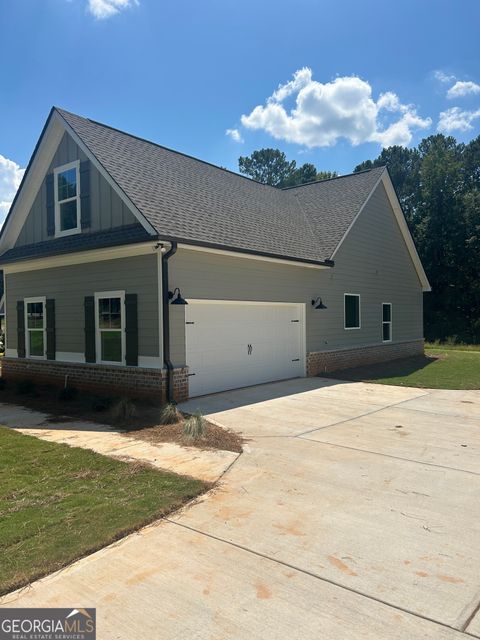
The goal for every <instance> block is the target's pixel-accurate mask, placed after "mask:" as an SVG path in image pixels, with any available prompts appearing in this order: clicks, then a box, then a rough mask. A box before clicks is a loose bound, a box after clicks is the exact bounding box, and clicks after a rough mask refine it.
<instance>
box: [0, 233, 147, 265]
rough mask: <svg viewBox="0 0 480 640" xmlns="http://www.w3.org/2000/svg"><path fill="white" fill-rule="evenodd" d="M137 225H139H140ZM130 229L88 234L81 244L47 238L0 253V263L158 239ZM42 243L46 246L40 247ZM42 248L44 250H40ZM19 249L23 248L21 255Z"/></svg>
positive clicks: (38, 258)
mask: <svg viewBox="0 0 480 640" xmlns="http://www.w3.org/2000/svg"><path fill="white" fill-rule="evenodd" d="M138 226H139V227H140V225H138ZM140 229H141V230H142V232H143V228H142V227H140ZM131 230H132V225H131V226H129V227H125V228H124V229H122V234H115V232H114V233H113V234H111V232H110V234H109V236H110V237H109V236H107V235H106V234H98V235H99V236H100V237H96V234H89V236H90V237H89V238H87V239H88V240H90V242H85V243H83V244H82V243H78V244H76V245H73V246H72V245H71V244H68V243H65V239H64V238H62V244H60V243H57V242H56V240H48V241H46V242H44V243H36V244H31V245H23V246H21V247H16V248H13V249H10V250H9V251H6V252H5V253H4V254H3V255H1V256H0V264H2V265H4V264H12V263H15V262H24V261H27V260H40V259H42V258H51V257H52V256H61V255H67V254H70V253H82V252H84V251H95V250H96V249H108V248H114V247H123V246H125V245H131V244H144V243H145V242H152V241H155V240H158V236H150V235H148V234H147V233H146V232H145V233H142V234H141V235H139V234H137V235H131V233H130V232H131ZM134 230H135V229H134ZM125 231H126V232H128V235H127V234H126V233H125ZM102 235H103V237H102ZM129 235H130V237H129ZM77 237H78V236H75V235H72V236H69V238H73V239H74V240H76V239H77ZM42 245H48V246H46V247H42ZM59 245H60V246H59ZM62 245H63V246H62ZM39 248H40V251H39ZM29 249H32V253H29V252H28V250H29ZM42 249H46V250H43V251H42ZM19 250H23V255H22V252H21V251H19ZM35 251H36V253H35ZM9 254H12V256H11V257H9Z"/></svg>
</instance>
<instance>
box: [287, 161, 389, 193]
mask: <svg viewBox="0 0 480 640" xmlns="http://www.w3.org/2000/svg"><path fill="white" fill-rule="evenodd" d="M386 168H387V165H386V164H382V165H379V166H378V167H372V168H371V169H362V170H361V171H352V172H351V173H344V174H343V175H341V176H332V177H331V178H322V179H321V180H311V181H310V182H303V183H302V184H293V185H291V186H290V187H282V188H281V191H288V190H289V189H298V188H299V187H309V186H311V185H312V184H320V183H321V182H332V180H340V179H341V178H351V177H352V176H359V175H361V174H362V173H369V172H370V171H375V169H386Z"/></svg>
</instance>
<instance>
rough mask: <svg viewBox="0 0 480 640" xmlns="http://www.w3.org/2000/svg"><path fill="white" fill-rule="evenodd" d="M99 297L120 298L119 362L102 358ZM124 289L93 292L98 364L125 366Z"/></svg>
mask: <svg viewBox="0 0 480 640" xmlns="http://www.w3.org/2000/svg"><path fill="white" fill-rule="evenodd" d="M100 298H120V335H121V338H122V360H121V361H120V362H112V361H111V360H102V359H101V354H102V344H101V340H100V332H101V329H100V326H99V322H98V301H99V300H100ZM125 343H126V341H125V291H99V292H95V351H96V361H97V363H98V364H108V365H117V366H125V347H126V344H125Z"/></svg>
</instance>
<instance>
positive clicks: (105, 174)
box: [52, 107, 156, 240]
mask: <svg viewBox="0 0 480 640" xmlns="http://www.w3.org/2000/svg"><path fill="white" fill-rule="evenodd" d="M52 111H55V113H56V114H57V116H58V117H59V118H61V119H62V123H63V126H64V127H65V130H66V131H67V133H69V135H70V136H71V137H73V139H74V141H75V142H77V140H78V141H79V142H77V144H79V146H80V147H82V146H83V147H85V149H87V150H88V153H89V154H90V155H91V157H92V158H93V159H94V162H96V163H97V164H98V167H100V168H101V170H100V173H102V174H103V177H104V178H105V179H106V180H107V182H108V183H109V184H110V186H111V187H113V188H114V189H115V190H117V189H118V192H119V195H120V197H121V198H122V200H124V202H125V204H126V205H127V206H128V208H129V209H131V208H132V207H133V209H134V211H132V213H133V214H134V215H135V217H136V218H137V219H138V218H139V216H140V217H141V218H142V220H143V221H144V222H145V223H146V224H147V225H148V226H149V227H150V229H151V231H150V230H147V229H145V230H146V231H147V232H148V233H150V235H151V236H152V239H153V240H155V239H156V232H155V229H154V227H153V225H152V223H151V222H150V221H149V220H148V219H147V218H146V216H145V215H144V214H143V213H142V212H141V211H140V209H139V208H138V207H137V205H136V204H135V202H133V200H132V199H131V198H130V197H129V196H128V194H127V193H125V190H124V189H122V187H121V186H120V185H119V184H118V182H117V181H116V180H114V179H113V178H112V176H111V175H110V172H109V171H108V170H107V168H106V167H105V165H104V164H103V163H102V162H100V160H99V159H98V157H97V156H96V154H95V153H93V151H92V150H91V148H90V147H89V146H88V144H87V143H86V142H85V140H83V139H82V138H81V137H80V136H79V135H78V133H77V132H76V131H75V130H74V129H73V127H72V126H71V124H70V123H69V122H67V120H65V118H64V117H63V114H62V112H61V111H59V109H58V108H57V107H52ZM66 113H70V112H69V111H67V112H66ZM71 115H72V116H74V115H75V114H73V113H72V114H71ZM90 122H93V121H90ZM96 124H100V123H96ZM101 126H104V127H106V128H107V129H108V128H111V127H108V126H107V125H101ZM119 133H122V132H121V131H119ZM127 135H130V134H127ZM87 155H88V154H87ZM137 213H138V215H137ZM139 221H140V220H139ZM140 224H142V226H143V227H144V228H145V225H144V224H143V223H142V222H141V221H140Z"/></svg>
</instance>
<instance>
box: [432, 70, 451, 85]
mask: <svg viewBox="0 0 480 640" xmlns="http://www.w3.org/2000/svg"><path fill="white" fill-rule="evenodd" d="M433 75H434V76H435V78H436V79H437V80H438V81H439V82H443V83H444V84H447V83H449V82H454V81H455V80H456V77H455V76H453V75H449V74H447V73H445V72H444V71H441V70H440V69H438V70H437V71H434V72H433Z"/></svg>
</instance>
